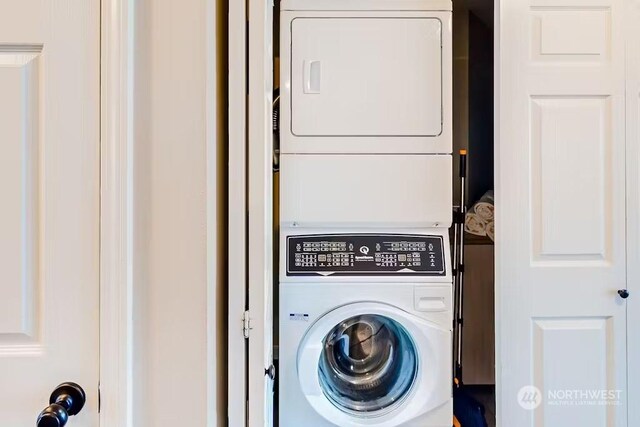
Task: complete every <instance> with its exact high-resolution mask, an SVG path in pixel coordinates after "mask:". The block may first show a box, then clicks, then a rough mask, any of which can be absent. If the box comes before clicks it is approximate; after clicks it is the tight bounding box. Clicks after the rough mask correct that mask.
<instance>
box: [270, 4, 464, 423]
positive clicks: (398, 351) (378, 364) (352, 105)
mask: <svg viewBox="0 0 640 427" xmlns="http://www.w3.org/2000/svg"><path fill="white" fill-rule="evenodd" d="M451 7H452V5H451V1H450V0H283V1H282V3H281V20H280V25H281V35H280V40H281V48H280V54H281V83H280V91H281V92H280V93H281V100H280V102H281V104H280V120H281V122H280V147H281V148H280V152H281V155H280V282H279V295H280V296H279V298H280V301H279V303H280V312H279V322H280V323H279V339H280V344H279V357H280V375H279V377H280V380H279V419H280V426H281V427H299V426H305V427H307V426H308V427H325V426H326V427H328V426H340V427H351V426H354V427H355V426H378V427H395V426H409V427H418V426H419V427H450V426H451V424H452V385H451V384H452V373H451V366H452V360H451V357H452V356H451V347H452V344H451V328H452V322H453V316H452V273H451V259H450V251H449V247H450V246H449V235H448V229H449V227H450V226H451V221H452V214H451V212H452V209H451V206H452V157H451V150H452V123H451V121H452V106H451V103H452V100H451V97H452V96H451V92H452V90H451V81H452V76H451V75H452V61H451Z"/></svg>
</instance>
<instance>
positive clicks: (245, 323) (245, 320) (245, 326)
mask: <svg viewBox="0 0 640 427" xmlns="http://www.w3.org/2000/svg"><path fill="white" fill-rule="evenodd" d="M249 331H251V317H249V310H246V311H245V312H244V313H243V314H242V335H243V336H244V337H245V339H248V338H249Z"/></svg>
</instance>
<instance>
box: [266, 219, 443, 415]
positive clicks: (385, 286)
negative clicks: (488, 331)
mask: <svg viewBox="0 0 640 427" xmlns="http://www.w3.org/2000/svg"><path fill="white" fill-rule="evenodd" d="M445 232H446V230H445ZM283 239H284V241H283V242H281V246H282V247H284V248H286V249H287V251H286V256H285V257H284V258H283V259H281V274H283V276H281V277H282V280H281V283H280V313H279V317H280V334H279V335H280V346H279V361H280V362H279V366H280V368H279V387H280V392H279V414H280V418H279V425H280V426H281V427H298V426H309V427H329V426H339V427H364V426H376V427H396V426H404V427H450V426H451V422H452V400H451V393H452V387H451V381H452V380H451V378H452V377H451V375H452V373H451V366H452V360H451V326H452V321H453V316H452V310H451V306H452V304H451V300H452V295H451V293H452V288H451V274H450V271H449V268H448V264H449V256H448V250H447V249H445V248H446V247H448V242H447V241H446V236H445V235H444V234H442V231H439V230H435V229H434V230H432V233H424V234H413V233H411V234H392V233H388V234H387V233H379V234H373V233H366V232H358V233H348V234H339V233H314V234H307V235H288V236H284V237H283ZM445 245H447V246H445Z"/></svg>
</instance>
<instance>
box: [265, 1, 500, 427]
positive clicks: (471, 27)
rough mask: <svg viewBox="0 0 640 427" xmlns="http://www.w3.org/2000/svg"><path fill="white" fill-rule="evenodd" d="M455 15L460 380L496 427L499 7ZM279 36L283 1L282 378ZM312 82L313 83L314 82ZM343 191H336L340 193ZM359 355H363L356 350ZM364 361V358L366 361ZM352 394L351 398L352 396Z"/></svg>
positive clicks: (276, 178) (460, 7)
mask: <svg viewBox="0 0 640 427" xmlns="http://www.w3.org/2000/svg"><path fill="white" fill-rule="evenodd" d="M452 16H453V18H452V22H453V26H452V28H453V42H452V54H453V55H452V64H453V67H452V68H453V77H452V82H453V97H452V100H453V150H452V151H453V162H452V164H453V171H452V174H451V175H452V176H451V180H452V184H453V206H451V208H452V209H454V208H456V207H457V208H459V207H460V190H459V188H460V184H459V182H460V181H459V161H458V153H459V152H460V150H467V153H468V172H467V180H466V181H467V182H466V194H467V197H466V199H467V203H466V206H467V209H468V215H467V218H466V219H465V233H464V244H465V250H464V254H465V260H464V268H465V273H464V305H463V307H464V312H463V316H462V317H463V319H464V325H463V338H462V365H463V377H462V381H463V383H464V387H465V391H466V392H467V393H468V394H469V395H470V396H472V397H473V398H474V399H475V400H476V401H478V402H479V403H480V404H481V405H482V406H483V408H484V411H485V419H486V422H487V425H488V426H489V427H495V425H496V420H495V413H496V409H495V374H496V371H495V326H494V325H495V305H494V298H495V292H494V290H495V277H494V265H495V264H494V240H495V235H494V232H493V230H494V226H493V221H494V218H493V203H494V202H493V188H494V28H495V26H494V1H493V0H454V2H453V15H452ZM280 32H281V27H280V1H279V0H276V1H275V4H274V13H273V70H274V73H273V76H274V80H273V87H274V97H273V99H274V103H273V105H274V118H273V119H274V120H273V122H274V128H275V130H274V147H275V153H274V168H273V171H274V175H273V195H274V200H273V229H274V241H273V255H274V256H273V272H274V277H273V303H274V307H273V316H274V317H273V342H274V353H273V354H274V366H275V371H276V372H277V373H280V372H282V367H281V366H280V357H279V353H280V352H279V344H280V335H279V334H280V327H279V326H280V321H281V319H280V318H279V313H280V312H281V310H280V307H279V301H280V289H279V286H278V284H279V283H280V279H281V278H280V272H281V271H282V269H281V257H283V256H285V255H284V254H282V253H280V248H281V240H280V238H278V236H279V235H280V209H279V207H280V188H281V175H280V169H279V167H280V163H279V145H278V141H279V135H278V133H279V132H278V129H277V126H278V123H279V115H280V111H279V106H280V99H279V96H280V93H281V92H280V88H279V85H280V80H281V79H280V75H281V68H280V67H281V52H280V46H281V44H280ZM305 72H306V70H305ZM313 72H314V71H313V68H311V66H310V69H309V75H310V76H312V75H313ZM310 78H311V79H312V77H310ZM372 90H375V89H372ZM339 190H340V189H336V191H339ZM478 202H480V204H478ZM451 236H452V237H451V243H452V244H453V234H451ZM288 315H292V316H297V315H300V316H304V313H289V314H288ZM359 322H360V323H357V324H356V323H354V324H353V325H351V324H350V325H345V330H349V331H353V332H352V333H351V332H350V334H351V335H349V336H352V337H355V336H358V334H366V333H367V331H371V330H372V329H375V328H377V327H379V325H380V323H379V321H378V320H372V319H371V318H364V319H363V318H361V319H360V320H359ZM377 322H378V323H377ZM382 322H384V320H382ZM387 330H389V331H392V332H396V333H397V335H398V336H403V335H402V334H403V332H402V330H401V329H398V330H397V331H396V330H394V329H393V328H387ZM371 335H373V334H371ZM398 342H400V339H398ZM369 350H371V349H368V348H365V349H358V351H360V352H362V351H369ZM371 351H373V350H371ZM354 354H360V353H358V352H356V351H355V350H354ZM372 354H373V353H372ZM354 357H355V356H354ZM360 358H361V359H363V358H365V357H364V356H362V355H361V357H360ZM454 358H455V355H454ZM334 362H335V360H334ZM338 362H339V361H338ZM338 362H336V363H338ZM418 363H419V361H418ZM398 369H400V368H398ZM399 375H400V374H399ZM280 380H281V376H280V375H276V376H275V389H274V394H273V396H274V408H273V411H274V423H273V425H274V426H282V427H289V426H287V425H282V424H280V423H279V420H280V406H281V402H280V401H279V395H280V393H279V389H280V387H281V386H282V385H281V382H280ZM452 380H453V378H452ZM394 390H395V389H394ZM350 393H353V390H351V391H350ZM354 405H355V404H354ZM355 406H357V405H355ZM454 406H455V402H454ZM462 427H464V425H463V426H462Z"/></svg>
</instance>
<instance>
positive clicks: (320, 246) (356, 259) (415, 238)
mask: <svg viewBox="0 0 640 427" xmlns="http://www.w3.org/2000/svg"><path fill="white" fill-rule="evenodd" d="M444 259H445V257H444V241H443V238H442V236H429V235H416V234H409V235H407V234H313V235H305V236H288V237H287V276H309V275H322V276H326V275H362V276H370V275H380V274H384V275H399V276H400V275H421V276H444V275H445V274H446V271H445V265H444Z"/></svg>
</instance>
